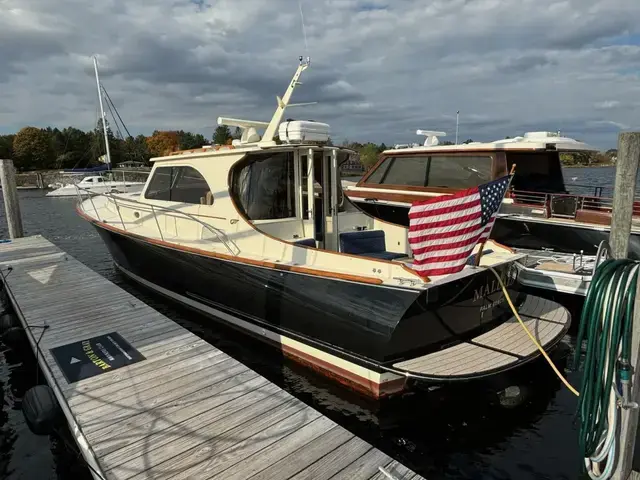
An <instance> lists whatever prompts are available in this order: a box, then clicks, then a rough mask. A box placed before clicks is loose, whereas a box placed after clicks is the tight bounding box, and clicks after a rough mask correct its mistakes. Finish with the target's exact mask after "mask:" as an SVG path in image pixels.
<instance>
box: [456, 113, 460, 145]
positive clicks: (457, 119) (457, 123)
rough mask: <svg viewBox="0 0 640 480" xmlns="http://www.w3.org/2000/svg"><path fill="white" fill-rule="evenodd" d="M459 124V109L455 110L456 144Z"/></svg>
mask: <svg viewBox="0 0 640 480" xmlns="http://www.w3.org/2000/svg"><path fill="white" fill-rule="evenodd" d="M459 124H460V110H458V111H457V112H456V145H457V144H458V125H459Z"/></svg>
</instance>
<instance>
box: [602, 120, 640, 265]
mask: <svg viewBox="0 0 640 480" xmlns="http://www.w3.org/2000/svg"><path fill="white" fill-rule="evenodd" d="M639 163H640V132H624V133H621V134H620V135H619V136H618V161H617V162H616V181H615V189H614V194H613V212H612V214H611V217H612V218H611V235H610V240H609V243H610V245H611V253H612V254H613V257H614V258H627V253H628V250H629V236H630V235H631V219H632V217H633V200H634V196H635V191H636V179H637V176H638V164H639Z"/></svg>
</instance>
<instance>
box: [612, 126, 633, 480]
mask: <svg viewBox="0 0 640 480" xmlns="http://www.w3.org/2000/svg"><path fill="white" fill-rule="evenodd" d="M639 164H640V132H625V133H621V134H620V135H619V137H618V161H617V162H616V182H615V192H614V197H613V212H612V219H611V234H610V237H609V243H610V245H611V250H612V252H611V253H612V255H613V257H614V258H627V254H628V250H629V237H630V235H631V220H632V217H633V202H634V197H635V191H636V178H637V176H638V165H639ZM639 349H640V285H639V288H638V290H637V291H636V299H635V305H634V311H633V326H632V334H631V367H632V371H631V401H634V402H637V403H640V363H638V359H639V355H638V350H639ZM620 417H621V418H620V425H621V428H620V448H619V449H618V453H617V455H618V458H617V459H616V466H615V471H614V473H613V476H612V477H611V478H612V479H613V480H628V479H630V478H632V479H640V474H638V473H637V472H633V471H632V464H633V454H634V447H635V441H636V433H637V429H638V409H637V408H623V409H621V414H620Z"/></svg>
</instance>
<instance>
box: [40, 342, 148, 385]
mask: <svg viewBox="0 0 640 480" xmlns="http://www.w3.org/2000/svg"><path fill="white" fill-rule="evenodd" d="M51 354H52V355H53V356H54V358H55V359H56V362H58V366H59V367H60V370H62V373H63V374H64V376H65V378H66V379H67V382H69V383H75V382H77V381H78V380H84V379H85V378H90V377H94V376H96V375H100V374H101V373H105V372H109V371H111V370H115V369H117V368H120V367H125V366H127V365H131V364H133V363H136V362H139V361H141V360H144V359H145V358H144V356H143V355H142V354H141V353H140V352H138V350H136V349H135V348H133V347H132V346H131V345H129V342H127V341H126V340H125V339H124V338H122V336H121V335H120V334H119V333H118V332H112V333H108V334H106V335H99V336H97V337H93V338H87V339H85V340H79V341H77V342H73V343H68V344H66V345H61V346H59V347H56V348H52V349H51Z"/></svg>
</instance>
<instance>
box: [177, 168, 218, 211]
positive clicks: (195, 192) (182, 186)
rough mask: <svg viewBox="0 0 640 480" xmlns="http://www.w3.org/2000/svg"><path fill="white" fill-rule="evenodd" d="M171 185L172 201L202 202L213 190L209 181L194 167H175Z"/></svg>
mask: <svg viewBox="0 0 640 480" xmlns="http://www.w3.org/2000/svg"><path fill="white" fill-rule="evenodd" d="M172 173H173V178H172V182H171V183H172V186H171V201H172V202H181V203H202V201H201V200H200V199H201V198H206V197H207V193H208V192H210V191H211V189H210V188H209V185H208V184H207V181H206V180H205V179H204V178H203V177H202V175H200V172H198V171H197V170H196V169H195V168H192V167H174V168H173V172H172Z"/></svg>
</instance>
